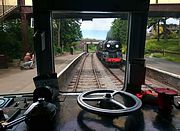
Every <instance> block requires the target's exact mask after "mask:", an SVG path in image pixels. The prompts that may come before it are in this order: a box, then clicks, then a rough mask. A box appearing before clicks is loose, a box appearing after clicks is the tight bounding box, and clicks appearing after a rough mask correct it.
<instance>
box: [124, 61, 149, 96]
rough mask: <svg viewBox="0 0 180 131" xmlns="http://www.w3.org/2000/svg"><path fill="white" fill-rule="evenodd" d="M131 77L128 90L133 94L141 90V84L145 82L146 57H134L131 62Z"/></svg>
mask: <svg viewBox="0 0 180 131" xmlns="http://www.w3.org/2000/svg"><path fill="white" fill-rule="evenodd" d="M129 74H130V76H129V78H128V84H127V91H128V92H131V93H133V94H136V93H140V92H141V85H143V84H144V83H145V74H146V67H145V59H144V58H134V59H132V60H131V61H130V62H129Z"/></svg>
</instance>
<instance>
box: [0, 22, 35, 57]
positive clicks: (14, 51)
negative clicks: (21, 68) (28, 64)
mask: <svg viewBox="0 0 180 131" xmlns="http://www.w3.org/2000/svg"><path fill="white" fill-rule="evenodd" d="M20 24H21V23H20V19H13V20H8V21H4V22H2V23H1V24H0V41H1V42H0V53H1V54H5V55H7V56H8V57H9V58H10V59H14V58H21V57H22V55H23V48H22V47H23V45H22V34H21V29H20ZM28 34H29V38H30V39H29V43H30V50H31V51H32V48H33V47H32V45H33V38H32V36H33V35H32V34H33V31H32V29H30V28H29V32H28Z"/></svg>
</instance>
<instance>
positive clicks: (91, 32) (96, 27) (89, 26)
mask: <svg viewBox="0 0 180 131" xmlns="http://www.w3.org/2000/svg"><path fill="white" fill-rule="evenodd" d="M113 21H114V18H103V19H102V18H101V19H100V18H99V19H98V18H97V19H93V21H82V25H81V30H82V34H83V38H95V39H99V40H105V39H106V35H107V32H108V31H109V30H110V27H111V23H112V22H113Z"/></svg>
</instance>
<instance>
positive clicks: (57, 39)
mask: <svg viewBox="0 0 180 131" xmlns="http://www.w3.org/2000/svg"><path fill="white" fill-rule="evenodd" d="M80 25H81V23H80V22H79V20H78V19H56V20H54V21H53V29H54V33H53V34H54V39H53V41H54V43H55V44H56V45H57V46H59V47H61V49H62V47H63V46H69V44H71V43H72V42H74V41H78V40H80V39H81V38H82V32H81V30H80Z"/></svg>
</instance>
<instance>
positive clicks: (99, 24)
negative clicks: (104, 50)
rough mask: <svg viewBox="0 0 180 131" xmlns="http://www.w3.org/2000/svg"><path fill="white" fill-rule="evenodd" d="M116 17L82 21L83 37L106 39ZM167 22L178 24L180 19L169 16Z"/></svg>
mask: <svg viewBox="0 0 180 131" xmlns="http://www.w3.org/2000/svg"><path fill="white" fill-rule="evenodd" d="M113 20H114V18H103V19H102V18H99V19H93V21H81V22H82V25H81V30H82V34H83V38H94V39H98V40H105V39H106V35H107V32H108V31H109V29H110V27H111V23H112V22H113ZM166 23H167V24H172V23H173V24H178V25H179V20H175V19H173V18H169V19H168V20H167V21H166Z"/></svg>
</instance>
